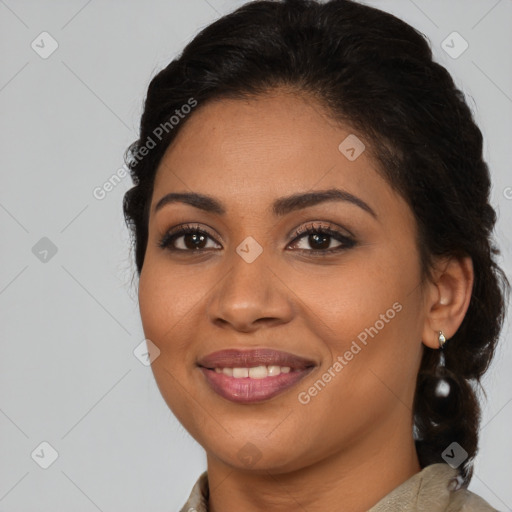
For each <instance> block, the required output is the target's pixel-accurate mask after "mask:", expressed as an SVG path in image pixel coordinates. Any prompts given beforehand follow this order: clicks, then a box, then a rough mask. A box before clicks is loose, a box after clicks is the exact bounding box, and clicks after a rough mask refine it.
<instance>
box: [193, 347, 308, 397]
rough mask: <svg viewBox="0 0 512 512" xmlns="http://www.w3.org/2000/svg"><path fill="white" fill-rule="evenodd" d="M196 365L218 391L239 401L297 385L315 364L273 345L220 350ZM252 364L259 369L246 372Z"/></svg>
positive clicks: (271, 394)
mask: <svg viewBox="0 0 512 512" xmlns="http://www.w3.org/2000/svg"><path fill="white" fill-rule="evenodd" d="M197 365H198V367H199V369H200V370H201V372H202V373H203V375H204V377H205V382H206V383H207V384H208V385H209V387H210V388H211V389H212V390H213V391H214V392H215V393H217V394H218V395H220V396H222V397H223V398H225V399H226V400H229V401H231V402H235V403H239V404H251V403H255V402H262V401H265V400H269V399H271V398H273V397H275V396H277V395H279V394H281V393H283V392H284V391H286V390H288V389H290V388H292V387H293V386H295V385H296V384H297V383H298V382H299V381H301V380H302V379H303V378H304V377H305V376H306V375H308V374H309V373H310V372H311V371H312V370H313V368H314V367H315V366H316V364H315V362H314V361H311V360H309V359H306V358H304V357H300V356H297V355H295V354H291V353H289V352H281V351H278V350H272V349H253V350H238V349H229V350H221V351H219V352H214V353H212V354H209V355H207V356H205V357H203V358H201V359H200V360H199V361H198V363H197ZM251 368H252V369H253V370H256V371H255V372H252V371H250V372H247V369H251ZM253 373H254V375H253ZM235 374H236V375H235ZM240 374H241V375H240Z"/></svg>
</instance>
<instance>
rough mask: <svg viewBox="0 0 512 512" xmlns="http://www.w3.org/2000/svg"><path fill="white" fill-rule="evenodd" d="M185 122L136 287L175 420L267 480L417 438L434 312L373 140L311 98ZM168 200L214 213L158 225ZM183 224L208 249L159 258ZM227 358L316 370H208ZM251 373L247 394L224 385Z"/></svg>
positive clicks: (187, 245) (212, 106)
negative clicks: (266, 473)
mask: <svg viewBox="0 0 512 512" xmlns="http://www.w3.org/2000/svg"><path fill="white" fill-rule="evenodd" d="M190 115H191V118H190V119H188V120H187V123H186V125H185V126H183V129H182V131H181V132H180V133H179V134H178V136H177V138H176V139H175V141H174V143H173V144H172V146H170V147H169V148H168V150H167V152H166V154H165V156H164V158H163V160H162V162H161V164H160V166H159V168H158V171H157V175H156V179H155V186H154V192H153V197H152V201H151V213H150V217H149V240H148V245H147V250H146V255H145V260H144V265H143V268H142V272H141V275H140V282H139V300H140V311H141V317H142V323H143V327H144V333H145V336H146V338H148V339H149V340H151V342H152V343H154V344H155V345H156V346H157V347H158V349H159V350H160V354H159V356H158V357H157V358H156V359H155V360H154V362H153V364H152V368H153V372H154V375H155V378H156V381H157V384H158V386H159V389H160V391H161V393H162V395H163V397H164V399H165V400H166V402H167V404H168V405H169V407H170V408H171V410H172V411H173V413H174V414H175V416H176V417H177V418H178V419H179V421H180V422H181V423H182V424H183V426H184V427H185V428H186V429H187V430H188V431H189V432H190V434H191V435H192V436H193V437H194V438H195V439H196V440H197V441H198V442H199V443H200V444H201V445H202V446H203V447H204V448H205V450H206V451H207V453H208V456H209V457H212V458H214V459H215V460H216V461H220V462H223V463H225V464H227V465H228V466H231V467H237V468H246V469H247V468H252V469H253V470H255V471H256V470H259V469H262V470H263V469H265V470H269V469H272V470H274V471H277V472H285V471H291V470H294V469H298V468H302V467H306V466H308V465H310V464H313V463H315V462H318V461H320V460H322V459H325V460H327V458H329V457H331V456H332V455H334V454H336V453H341V452H344V453H345V454H346V456H347V457H354V459H355V460H356V459H357V458H358V457H361V456H363V454H365V453H367V454H369V455H371V454H373V453H375V452H376V451H378V450H380V449H381V448H380V447H382V446H385V445H386V440H389V439H391V438H396V436H398V435H400V436H403V435H404V433H405V434H406V435H407V432H409V434H408V435H409V437H410V436H411V434H410V432H411V425H412V423H411V421H412V420H411V415H412V413H411V408H412V400H413V396H414V385H415V380H416V375H417V372H418V368H419V364H420V360H421V355H422V344H421V340H422V331H423V329H424V323H425V313H424V309H425V306H424V303H423V293H424V292H423V288H422V286H421V285H420V265H419V253H418V249H417V245H416V242H415V240H416V224H415V220H414V217H413V215H412V212H411V210H410V208H409V207H408V205H407V204H406V203H405V201H404V200H403V199H402V198H401V197H400V196H399V195H397V194H396V193H395V192H394V191H393V190H392V188H391V187H390V186H389V185H388V183H387V182H386V181H385V180H384V179H383V178H382V177H381V176H380V175H379V174H378V173H377V171H376V163H375V161H374V160H373V159H372V158H371V157H370V155H369V150H368V149H366V150H364V148H363V146H361V145H360V144H361V140H359V141H358V139H355V138H354V136H353V135H351V131H350V129H348V128H347V129H343V128H340V126H339V125H336V124H335V123H334V122H332V121H331V120H329V119H328V118H327V117H326V116H325V115H324V114H322V111H321V109H320V107H319V106H318V105H317V104H316V103H315V102H313V100H307V99H306V97H305V96H298V95H293V94H286V93H284V92H282V91H276V92H275V93H274V94H273V95H265V96H261V97H258V98H255V99H250V100H219V101H215V102H212V103H209V104H206V105H204V106H201V105H200V106H199V107H198V108H197V109H196V110H195V111H194V113H193V114H190ZM347 137H349V138H348V139H347ZM360 139H362V137H360ZM362 142H364V140H363V141H362ZM340 145H341V146H340ZM334 189H336V190H338V191H340V192H339V195H338V196H335V194H332V195H331V196H330V199H327V200H326V199H325V197H324V198H323V199H322V197H321V196H318V197H317V198H316V199H315V196H314V195H313V196H309V199H307V198H308V195H310V194H316V193H319V192H325V191H327V190H334ZM170 193H179V194H184V195H185V196H186V195H187V194H201V195H202V196H207V197H208V198H209V200H208V201H202V202H196V206H193V205H192V204H189V203H187V202H186V201H179V200H175V201H171V200H169V201H167V202H166V203H165V204H164V205H163V206H161V207H160V208H159V209H157V210H156V211H155V206H156V205H157V203H159V201H160V200H161V199H162V198H163V197H164V196H166V195H167V194H170ZM303 195H305V198H306V199H307V200H301V199H300V198H301V196H303ZM185 196H182V197H185ZM291 196H297V199H296V200H290V199H289V198H290V197H291ZM328 197H329V196H328ZM287 198H288V199H287ZM213 202H214V204H215V206H216V207H215V208H213V207H211V206H212V203H213ZM217 206H218V207H217ZM274 206H275V208H274ZM183 225H188V226H189V227H192V228H193V229H196V230H198V231H199V233H196V234H194V233H192V234H185V235H183V234H182V233H177V234H176V236H175V237H167V246H166V247H160V245H159V244H160V242H161V241H162V239H163V238H164V237H165V236H166V234H167V233H169V232H171V235H172V234H175V233H174V232H175V230H176V229H177V228H179V227H180V226H183ZM310 227H313V228H315V229H317V230H318V231H319V232H320V233H317V234H316V235H315V234H312V235H308V234H307V232H306V234H304V230H305V229H307V228H310ZM195 247H196V248H195ZM229 349H236V350H241V351H248V350H253V349H268V350H271V351H272V350H275V351H281V352H286V353H289V354H292V355H294V356H298V357H300V358H303V359H304V360H305V361H306V362H307V366H308V368H307V369H302V370H301V365H300V364H296V362H292V363H290V367H291V370H290V371H289V372H288V373H287V370H286V369H284V370H283V371H281V368H280V370H279V371H281V373H280V375H277V373H279V372H278V371H277V369H276V367H282V366H285V363H283V361H282V360H281V361H279V360H273V359H272V357H274V356H275V354H274V353H272V352H270V359H265V357H267V356H268V355H269V353H267V352H263V351H262V350H260V351H259V352H258V351H256V355H257V356H258V355H259V356H260V359H258V358H256V359H253V360H240V359H238V361H239V363H238V364H237V363H236V361H235V362H233V361H228V360H226V359H222V358H221V359H218V360H216V361H214V362H213V363H212V361H209V362H206V363H204V364H205V366H206V367H210V368H213V367H214V366H216V367H217V368H219V369H218V370H217V371H216V370H212V369H206V368H202V367H201V366H199V363H200V362H201V361H202V362H204V359H205V357H206V356H207V355H209V354H212V353H214V352H218V351H222V350H229ZM253 354H254V353H253ZM272 361H274V362H277V364H273V365H272V364H266V363H268V362H270V363H272ZM301 362H304V361H302V360H301ZM207 363H209V364H207ZM305 364H306V363H305ZM256 366H260V367H261V366H264V367H265V368H259V369H257V370H253V371H252V372H251V375H252V377H251V376H248V377H247V376H245V375H246V373H245V371H244V370H235V376H230V375H229V373H230V370H229V369H228V370H221V368H222V367H224V368H233V367H239V368H251V367H256ZM269 366H272V367H274V368H273V369H272V368H270V370H269V368H268V367H269ZM269 371H270V375H268V376H265V375H267V374H268V372H269ZM220 372H222V373H220ZM225 373H226V374H225ZM207 376H208V377H207ZM237 376H240V377H237ZM258 376H259V377H260V378H256V377H258ZM272 379H279V380H272ZM297 379H298V380H297ZM278 384H279V385H278ZM280 386H282V387H280Z"/></svg>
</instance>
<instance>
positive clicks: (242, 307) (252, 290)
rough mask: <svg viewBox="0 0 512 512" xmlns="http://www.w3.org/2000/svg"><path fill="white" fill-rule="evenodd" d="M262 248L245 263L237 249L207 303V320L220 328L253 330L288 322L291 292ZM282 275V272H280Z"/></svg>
mask: <svg viewBox="0 0 512 512" xmlns="http://www.w3.org/2000/svg"><path fill="white" fill-rule="evenodd" d="M268 260H269V258H267V256H266V255H265V251H263V253H262V254H261V255H260V256H259V257H258V258H257V259H256V260H254V261H252V262H251V263H248V262H247V261H245V260H244V259H243V258H241V257H240V256H239V255H238V254H237V253H236V252H234V254H233V255H232V256H231V258H230V262H229V264H230V270H229V271H228V273H227V275H226V276H225V277H224V278H223V279H222V280H221V282H220V284H219V285H218V286H217V287H215V288H214V290H213V293H212V297H211V299H210V300H209V302H208V316H209V318H210V321H211V322H213V323H214V324H216V325H217V326H219V327H224V328H225V327H228V326H230V327H231V328H233V329H235V330H237V331H241V332H252V331H255V330H257V329H259V328H261V327H262V326H264V325H267V326H270V325H279V324H283V323H286V322H289V321H290V320H291V318H292V316H293V311H294V308H293V302H292V297H291V296H292V295H293V293H292V292H291V291H290V289H289V288H288V287H287V286H286V284H285V283H286V279H285V278H284V276H283V275H280V272H279V270H278V269H277V268H276V266H275V265H274V266H271V265H270V264H269V263H270V262H269V261H268ZM281 274H282V272H281Z"/></svg>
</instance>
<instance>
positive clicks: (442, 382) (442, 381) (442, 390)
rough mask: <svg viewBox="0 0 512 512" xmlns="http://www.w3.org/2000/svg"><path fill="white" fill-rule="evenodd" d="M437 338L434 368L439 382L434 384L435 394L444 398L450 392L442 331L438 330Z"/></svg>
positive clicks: (444, 338) (444, 339) (444, 340)
mask: <svg viewBox="0 0 512 512" xmlns="http://www.w3.org/2000/svg"><path fill="white" fill-rule="evenodd" d="M437 339H438V340H439V349H440V351H441V353H440V354H439V366H438V367H437V369H436V374H438V375H439V382H438V383H437V385H436V390H435V394H436V396H438V397H442V398H446V397H447V396H448V395H449V394H450V383H449V382H448V381H447V380H446V378H445V375H446V366H445V357H444V347H445V345H446V337H445V335H444V334H443V331H439V334H438V337H437Z"/></svg>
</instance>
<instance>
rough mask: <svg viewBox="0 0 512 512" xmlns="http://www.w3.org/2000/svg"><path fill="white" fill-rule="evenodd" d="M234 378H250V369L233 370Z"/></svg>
mask: <svg viewBox="0 0 512 512" xmlns="http://www.w3.org/2000/svg"><path fill="white" fill-rule="evenodd" d="M233 377H235V379H243V378H244V377H249V368H233Z"/></svg>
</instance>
